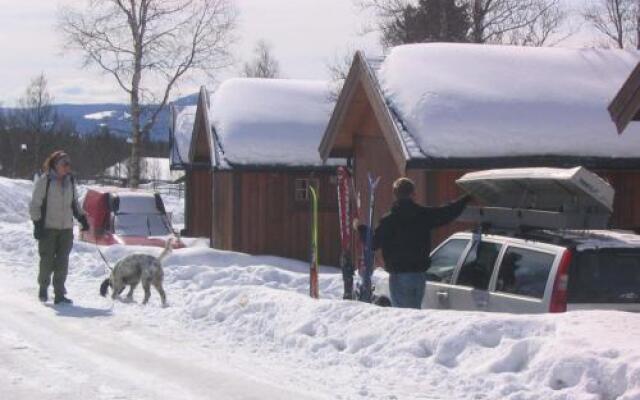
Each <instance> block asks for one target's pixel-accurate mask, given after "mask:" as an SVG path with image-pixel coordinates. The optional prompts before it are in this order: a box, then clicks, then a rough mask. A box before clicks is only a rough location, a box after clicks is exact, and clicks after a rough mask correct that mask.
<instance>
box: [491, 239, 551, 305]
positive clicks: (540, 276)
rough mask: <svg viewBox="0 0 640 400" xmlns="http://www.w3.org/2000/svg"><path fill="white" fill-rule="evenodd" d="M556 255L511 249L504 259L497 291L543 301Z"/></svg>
mask: <svg viewBox="0 0 640 400" xmlns="http://www.w3.org/2000/svg"><path fill="white" fill-rule="evenodd" d="M554 260H555V255H553V254H549V253H543V252H540V251H535V250H529V249H522V248H518V247H509V248H508V249H507V251H506V252H505V253H504V256H503V257H502V262H501V263H500V270H499V272H498V281H497V283H496V291H497V292H504V293H513V294H518V295H521V296H529V297H535V298H538V299H541V298H542V297H544V290H545V288H546V286H547V281H548V279H549V272H550V271H551V267H552V266H553V261H554Z"/></svg>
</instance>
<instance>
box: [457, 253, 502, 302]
mask: <svg viewBox="0 0 640 400" xmlns="http://www.w3.org/2000/svg"><path fill="white" fill-rule="evenodd" d="M474 246H477V248H472V249H471V250H469V253H468V254H467V257H466V258H465V260H464V263H463V264H462V267H460V273H459V274H458V279H457V281H456V285H461V286H469V287H472V288H474V289H481V290H487V289H488V288H489V281H490V280H491V274H492V273H493V266H494V265H495V263H496V259H497V258H498V255H499V254H500V249H501V248H502V245H501V244H499V243H491V242H480V243H479V244H475V245H474Z"/></svg>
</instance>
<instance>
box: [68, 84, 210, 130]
mask: <svg viewBox="0 0 640 400" xmlns="http://www.w3.org/2000/svg"><path fill="white" fill-rule="evenodd" d="M197 100H198V95H197V94H193V95H189V96H185V97H181V98H179V99H177V100H176V101H174V102H173V103H172V104H175V105H177V106H188V105H194V104H196V103H197ZM55 108H56V111H57V112H58V114H59V115H61V116H64V117H67V118H69V119H71V120H72V121H73V122H74V123H75V126H76V130H77V131H78V133H80V134H92V133H95V132H98V131H99V129H100V127H102V126H106V127H108V128H109V130H110V131H111V132H112V133H115V134H121V135H123V136H129V134H130V132H131V121H130V114H129V105H128V104H117V103H103V104H56V105H55ZM170 120H171V115H170V112H169V108H168V107H167V108H165V109H164V110H162V111H161V112H160V115H159V116H158V120H157V121H156V124H155V126H154V128H153V130H152V131H151V139H152V140H157V141H168V140H169V123H170Z"/></svg>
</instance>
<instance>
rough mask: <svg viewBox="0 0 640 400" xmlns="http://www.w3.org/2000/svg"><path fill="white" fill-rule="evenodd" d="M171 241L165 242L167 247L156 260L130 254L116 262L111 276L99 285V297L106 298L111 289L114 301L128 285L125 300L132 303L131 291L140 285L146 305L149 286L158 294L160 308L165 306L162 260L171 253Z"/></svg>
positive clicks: (143, 255)
mask: <svg viewBox="0 0 640 400" xmlns="http://www.w3.org/2000/svg"><path fill="white" fill-rule="evenodd" d="M172 244H173V240H172V239H169V240H167V245H166V246H165V248H164V250H163V251H162V253H161V254H160V256H158V257H157V258H156V257H154V256H151V255H148V254H131V255H128V256H126V257H125V258H123V259H122V260H120V261H118V262H117V263H116V265H115V266H114V267H113V269H112V270H111V275H110V276H109V277H108V278H107V279H105V280H104V281H103V282H102V284H101V285H100V295H101V296H102V297H106V296H107V293H108V291H109V287H111V288H112V290H113V294H112V296H111V298H112V299H114V300H115V299H116V298H117V297H118V296H120V294H121V293H122V292H123V291H124V289H125V288H126V287H127V285H129V293H128V294H127V300H128V301H133V291H134V290H135V289H136V286H138V283H142V288H143V289H144V300H143V301H142V304H147V302H148V301H149V297H151V286H152V285H153V287H154V288H156V290H157V291H158V294H160V299H161V301H162V306H163V307H164V306H166V305H167V296H166V294H165V292H164V288H163V287H162V280H163V279H164V272H163V271H162V260H163V259H164V258H165V257H166V256H167V255H169V254H170V253H171V249H172Z"/></svg>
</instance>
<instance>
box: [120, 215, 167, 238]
mask: <svg viewBox="0 0 640 400" xmlns="http://www.w3.org/2000/svg"><path fill="white" fill-rule="evenodd" d="M114 230H115V233H116V234H117V235H122V236H163V235H168V234H170V233H171V230H170V229H169V225H168V223H167V220H166V217H165V216H164V215H161V214H148V215H145V214H118V215H116V217H115V220H114Z"/></svg>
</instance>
